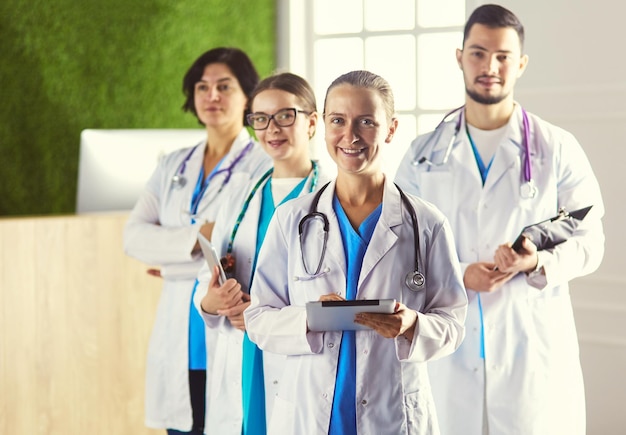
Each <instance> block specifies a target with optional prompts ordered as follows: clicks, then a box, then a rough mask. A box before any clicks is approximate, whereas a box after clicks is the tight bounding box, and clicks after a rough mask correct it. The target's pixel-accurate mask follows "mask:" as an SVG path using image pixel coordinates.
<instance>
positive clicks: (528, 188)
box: [519, 179, 537, 198]
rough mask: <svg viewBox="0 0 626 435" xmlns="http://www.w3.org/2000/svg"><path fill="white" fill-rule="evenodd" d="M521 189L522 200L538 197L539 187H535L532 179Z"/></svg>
mask: <svg viewBox="0 0 626 435" xmlns="http://www.w3.org/2000/svg"><path fill="white" fill-rule="evenodd" d="M519 189H520V196H521V197H522V198H534V197H535V196H537V186H535V182H534V181H533V180H532V179H531V180H529V181H527V182H525V183H523V184H522V185H521V186H520V187H519Z"/></svg>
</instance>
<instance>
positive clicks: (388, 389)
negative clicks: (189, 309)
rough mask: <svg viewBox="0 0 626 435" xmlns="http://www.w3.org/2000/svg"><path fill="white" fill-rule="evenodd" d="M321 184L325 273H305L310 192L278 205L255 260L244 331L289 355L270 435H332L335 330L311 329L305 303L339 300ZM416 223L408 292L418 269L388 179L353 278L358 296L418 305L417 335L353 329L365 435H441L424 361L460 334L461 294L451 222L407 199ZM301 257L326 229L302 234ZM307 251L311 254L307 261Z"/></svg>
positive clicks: (342, 278)
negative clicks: (420, 280)
mask: <svg viewBox="0 0 626 435" xmlns="http://www.w3.org/2000/svg"><path fill="white" fill-rule="evenodd" d="M334 191H335V183H334V182H333V183H332V184H331V185H330V186H329V187H328V189H326V190H325V191H324V192H323V194H322V196H321V198H320V201H319V204H318V207H317V210H318V211H319V212H322V213H324V214H325V215H326V216H327V217H328V221H329V224H330V229H329V232H328V247H327V249H326V255H325V258H324V261H323V265H322V270H326V272H325V273H323V274H322V275H321V276H319V277H317V278H314V279H310V280H307V279H299V280H294V277H296V276H298V277H306V273H305V271H304V267H303V264H302V253H301V250H300V246H301V245H300V243H299V237H298V223H299V222H300V220H301V219H302V217H303V216H305V215H306V214H307V213H308V212H309V208H310V206H311V203H312V200H313V195H309V196H306V197H303V198H300V199H296V200H293V201H291V202H289V203H287V204H285V205H283V206H281V207H279V208H278V209H277V210H276V214H275V215H274V219H273V220H272V222H271V224H270V227H269V228H268V232H267V236H266V238H265V242H264V243H263V247H262V248H261V252H260V254H259V259H258V263H257V270H256V275H255V278H254V282H253V283H252V303H251V305H250V306H249V307H248V309H247V310H246V311H245V312H244V317H245V320H246V325H247V328H248V334H249V335H250V338H251V339H252V341H254V342H256V343H257V344H258V345H259V346H260V347H261V348H262V349H264V350H265V351H270V352H276V353H281V354H285V355H287V361H286V364H285V370H284V373H283V377H282V381H281V383H280V388H279V392H278V396H277V397H276V399H275V401H274V411H273V413H272V417H271V420H270V423H269V429H268V433H271V434H321V433H324V434H325V433H328V428H329V422H330V414H331V407H332V403H333V394H334V389H335V378H336V370H337V361H338V356H339V347H340V346H339V344H340V342H341V333H340V332H308V333H307V318H306V310H305V304H306V302H308V301H317V300H319V298H320V296H321V295H325V294H328V293H332V292H337V293H338V294H340V295H342V296H344V297H345V286H346V259H345V253H344V249H343V244H342V240H341V233H340V229H339V224H338V221H337V216H336V214H335V213H334V211H333V207H332V198H333V196H334ZM410 202H411V204H412V205H413V207H414V209H415V212H416V214H417V219H418V227H419V236H420V257H419V260H420V270H421V271H422V272H423V273H424V275H425V276H426V288H425V289H424V290H422V291H419V292H414V291H411V290H409V289H408V287H406V285H405V284H404V281H405V275H406V274H407V273H408V272H411V271H413V270H414V265H415V246H414V239H413V234H414V232H413V230H414V229H413V226H412V223H411V218H410V214H409V211H408V210H406V208H405V207H404V205H403V204H402V201H401V199H400V195H399V192H398V190H397V189H396V187H395V186H394V185H393V184H392V183H388V182H386V183H385V191H384V195H383V207H382V213H381V216H380V219H379V220H378V223H377V224H376V228H375V230H374V233H373V235H372V239H371V241H370V243H369V246H368V248H367V251H366V253H365V257H364V260H363V267H362V269H361V275H360V278H359V283H358V288H357V298H358V299H378V298H381V299H382V298H392V299H396V300H398V301H399V302H402V303H404V304H405V305H407V306H408V307H409V308H410V309H414V310H415V311H416V312H417V316H418V326H417V328H416V332H415V338H414V340H413V341H412V342H409V341H408V340H406V339H405V338H404V337H402V336H401V337H399V338H396V339H387V338H383V337H382V336H381V335H379V334H377V333H375V332H374V331H372V330H367V331H357V332H356V355H357V361H356V367H357V373H356V417H357V430H358V433H362V434H382V433H389V434H437V433H439V431H438V426H437V419H436V416H435V413H434V407H433V403H432V397H431V392H430V385H429V381H428V376H427V373H426V365H425V364H424V362H425V361H428V360H431V359H435V358H439V357H442V356H444V355H448V354H450V353H451V352H453V351H454V350H455V349H456V348H457V347H458V346H459V344H460V342H461V340H462V338H463V327H462V324H463V321H464V318H465V311H466V303H467V300H466V296H465V292H464V291H463V284H462V280H461V275H460V269H459V265H458V261H457V259H456V253H455V252H454V241H453V239H452V236H451V230H450V227H449V226H448V223H447V221H446V220H445V218H444V217H443V216H442V215H441V213H440V212H439V211H437V210H436V209H435V208H434V207H432V206H430V205H429V204H427V203H425V202H423V201H421V200H419V199H417V198H414V197H410ZM304 239H305V240H304V243H305V246H306V248H305V250H306V251H307V255H305V258H307V259H308V261H309V262H310V263H311V264H317V262H318V258H319V256H317V255H315V254H313V253H312V252H313V251H315V250H320V249H321V246H322V240H323V232H322V231H321V230H320V231H318V232H316V233H314V230H310V232H308V233H305V237H304ZM309 255H310V256H311V258H312V259H309V258H308V257H309Z"/></svg>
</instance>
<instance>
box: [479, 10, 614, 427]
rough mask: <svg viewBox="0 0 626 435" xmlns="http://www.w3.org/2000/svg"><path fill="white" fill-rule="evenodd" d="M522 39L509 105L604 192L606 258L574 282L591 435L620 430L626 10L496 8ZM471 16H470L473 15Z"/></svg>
mask: <svg viewBox="0 0 626 435" xmlns="http://www.w3.org/2000/svg"><path fill="white" fill-rule="evenodd" d="M500 4H502V5H503V6H505V7H507V8H509V9H511V10H512V11H513V12H515V13H516V14H517V15H518V16H519V17H520V19H521V20H522V22H523V23H524V27H525V30H526V52H527V53H528V54H529V56H530V62H529V65H528V69H527V71H526V73H525V75H524V76H523V77H522V78H521V79H520V80H519V81H518V85H517V88H516V99H517V100H518V101H520V103H522V104H523V105H524V107H526V108H527V109H528V110H529V111H532V112H535V113H537V114H538V115H539V116H541V117H543V118H544V119H546V120H548V121H550V122H553V123H554V124H557V125H559V126H561V127H563V128H565V129H566V130H569V131H571V132H572V133H573V134H574V135H575V136H576V137H577V138H578V140H579V141H580V143H581V144H582V146H583V148H584V149H585V151H586V153H587V155H588V157H589V159H590V161H591V164H592V165H593V168H594V171H595V173H596V176H597V177H598V180H599V182H600V185H601V188H602V194H603V197H604V202H605V207H606V215H605V218H604V226H605V227H604V228H605V234H606V252H605V257H604V260H603V263H602V265H601V266H600V268H599V270H598V271H597V272H596V273H594V274H592V275H590V276H588V277H584V278H579V279H577V280H575V281H574V282H572V286H571V287H572V299H573V303H574V310H575V316H576V323H577V328H578V333H579V342H580V346H581V361H582V364H583V371H584V375H585V387H586V395H587V420H588V422H587V430H588V434H589V435H611V434H623V433H625V429H624V427H626V405H625V403H626V377H625V376H623V375H622V370H623V368H624V367H626V270H625V269H624V266H626V264H625V262H624V259H623V258H624V257H623V255H622V253H621V251H622V249H621V246H624V245H625V244H626V231H624V230H623V229H622V228H623V225H622V222H624V217H623V214H624V213H626V206H625V205H624V199H625V195H624V193H623V189H624V184H625V182H626V146H625V145H626V129H625V128H624V127H626V107H625V106H624V101H625V100H626V57H625V56H624V55H623V49H624V47H623V41H624V36H623V32H619V29H620V28H621V27H622V26H623V25H624V24H623V22H624V20H623V17H624V15H625V13H626V6H625V4H624V3H623V2H614V1H612V0H595V1H580V0H550V1H538V0H533V1H521V0H517V1H502V2H501V3H500ZM473 6H474V5H472V6H471V7H468V10H471V9H473Z"/></svg>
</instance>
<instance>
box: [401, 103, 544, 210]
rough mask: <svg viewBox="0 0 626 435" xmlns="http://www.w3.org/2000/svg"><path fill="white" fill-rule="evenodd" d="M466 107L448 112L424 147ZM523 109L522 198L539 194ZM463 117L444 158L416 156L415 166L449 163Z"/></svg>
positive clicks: (458, 120)
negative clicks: (534, 176) (436, 160)
mask: <svg viewBox="0 0 626 435" xmlns="http://www.w3.org/2000/svg"><path fill="white" fill-rule="evenodd" d="M464 108H465V106H464V105H463V106H461V107H457V108H456V109H453V110H451V111H450V112H448V113H446V114H445V115H444V117H443V119H442V120H441V121H440V122H439V124H437V127H435V130H434V131H433V133H432V134H431V135H430V137H429V138H428V139H427V140H426V143H425V144H424V146H423V147H422V148H424V149H425V148H426V146H427V145H428V144H429V143H430V142H433V141H435V136H436V137H437V140H439V139H440V138H441V127H442V126H443V125H444V124H445V123H446V122H447V121H448V119H449V118H450V116H451V115H453V114H455V113H456V112H458V111H460V110H463V109H464ZM521 109H522V142H523V144H522V145H523V147H524V183H522V184H521V185H520V196H521V197H522V198H534V197H535V196H537V193H538V189H537V186H536V185H535V181H534V180H533V176H532V165H531V162H530V145H529V143H530V127H529V121H528V114H527V113H526V111H525V110H524V108H523V107H521ZM462 119H463V117H462V116H460V115H459V117H458V118H457V121H456V124H455V126H454V133H453V134H452V137H451V138H450V141H449V142H448V146H447V147H446V152H445V153H444V155H443V159H442V160H441V162H439V163H434V162H432V161H430V160H429V159H428V158H427V157H425V156H422V157H421V158H415V159H413V161H411V163H412V164H413V166H418V165H421V164H426V165H428V166H435V167H439V166H443V165H445V164H446V163H448V159H449V158H450V154H451V152H452V145H453V144H454V141H455V140H456V138H457V136H458V134H459V131H460V130H461V121H462ZM437 132H439V134H438V135H437Z"/></svg>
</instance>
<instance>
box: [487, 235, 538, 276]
mask: <svg viewBox="0 0 626 435" xmlns="http://www.w3.org/2000/svg"><path fill="white" fill-rule="evenodd" d="M538 260H539V258H538V257H537V246H535V244H534V243H533V242H531V241H530V240H529V239H527V238H526V237H524V240H523V242H522V249H521V250H520V252H515V251H514V250H513V248H511V244H510V243H506V244H504V245H500V246H498V249H496V253H495V255H494V261H495V263H496V267H497V268H498V270H500V271H502V272H509V273H519V272H525V273H527V272H532V271H533V270H535V267H537V261H538Z"/></svg>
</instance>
